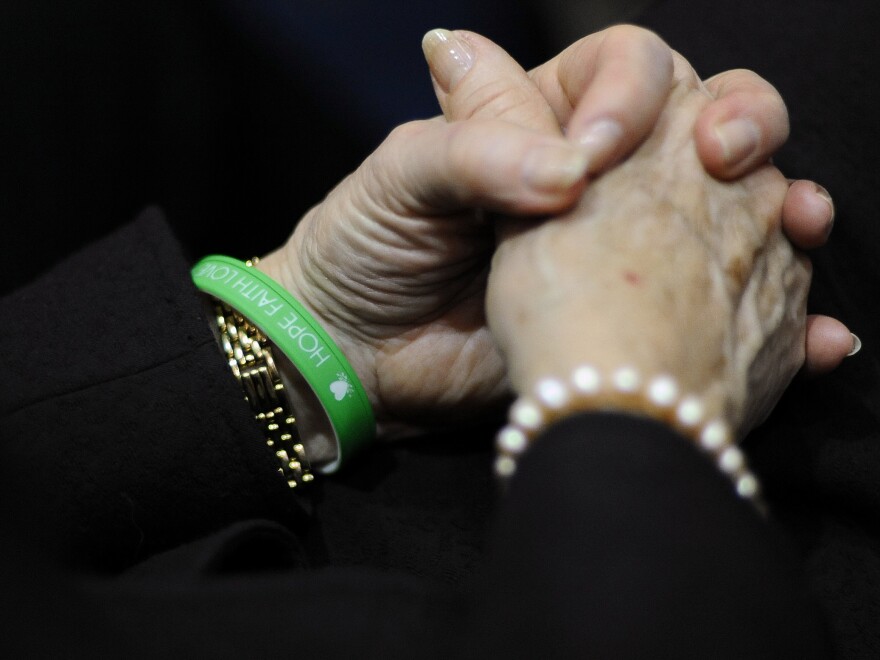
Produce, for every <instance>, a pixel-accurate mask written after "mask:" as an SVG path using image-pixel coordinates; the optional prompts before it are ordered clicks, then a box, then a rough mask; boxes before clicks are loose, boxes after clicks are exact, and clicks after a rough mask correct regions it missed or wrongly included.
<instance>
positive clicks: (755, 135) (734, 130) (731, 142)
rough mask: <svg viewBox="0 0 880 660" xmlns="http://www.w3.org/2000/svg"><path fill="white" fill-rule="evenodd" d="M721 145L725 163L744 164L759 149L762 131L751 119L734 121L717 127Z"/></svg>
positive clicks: (716, 133) (716, 131)
mask: <svg viewBox="0 0 880 660" xmlns="http://www.w3.org/2000/svg"><path fill="white" fill-rule="evenodd" d="M715 135H716V136H717V137H718V142H720V143H721V149H722V155H723V157H724V162H725V163H727V164H728V165H733V164H735V163H739V162H742V161H743V160H745V159H746V158H747V157H748V156H750V155H751V154H752V153H754V151H755V150H756V149H757V148H758V144H759V143H760V141H761V129H759V128H758V125H757V124H756V123H755V122H753V121H752V120H750V119H732V120H730V121H729V122H727V123H725V124H721V125H720V126H716V127H715Z"/></svg>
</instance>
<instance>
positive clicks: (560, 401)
mask: <svg viewBox="0 0 880 660" xmlns="http://www.w3.org/2000/svg"><path fill="white" fill-rule="evenodd" d="M535 395H536V398H537V399H538V401H540V402H541V403H543V404H544V405H545V406H547V407H548V408H553V409H555V410H558V409H560V408H562V407H563V406H564V405H565V404H566V403H568V401H569V399H570V398H571V397H570V396H569V394H568V389H566V387H565V383H563V382H562V381H561V380H559V379H557V378H544V379H543V380H540V381H538V384H537V385H536V386H535Z"/></svg>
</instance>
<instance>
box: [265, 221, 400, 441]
mask: <svg viewBox="0 0 880 660" xmlns="http://www.w3.org/2000/svg"><path fill="white" fill-rule="evenodd" d="M293 241H294V239H293V238H291V239H290V241H288V243H287V244H286V245H284V246H282V247H280V248H278V249H276V250H274V251H273V252H270V253H269V254H267V255H266V256H264V257H262V258H260V260H259V262H258V263H257V264H256V265H255V267H256V268H257V269H258V270H260V271H262V272H263V273H265V274H266V275H268V276H269V277H271V278H272V279H273V280H275V281H276V282H278V283H279V284H280V285H281V286H282V287H284V289H285V290H286V291H287V292H288V293H289V294H290V295H291V296H293V297H294V298H295V299H296V300H297V301H298V302H299V303H300V304H301V305H302V306H303V307H304V308H305V309H306V311H308V312H309V313H310V314H311V315H312V316H313V317H314V318H315V320H316V321H318V323H319V324H320V325H321V327H322V328H323V329H324V330H325V331H326V332H327V334H328V335H330V337H331V338H332V339H333V341H334V342H336V344H337V346H338V347H339V349H340V350H341V351H342V353H343V355H344V356H345V357H346V358H347V359H348V361H349V363H350V364H351V366H352V367H353V368H354V371H355V373H356V374H357V376H358V378H359V379H360V381H361V384H362V385H363V387H364V390H365V391H366V394H367V397H368V399H369V401H370V404H371V405H372V407H373V412H374V414H375V416H376V418H377V420H381V419H383V418H384V416H385V415H384V410H383V408H382V406H381V399H380V397H379V394H378V378H377V375H376V359H375V355H376V348H375V346H373V345H371V344H369V343H368V342H367V341H365V340H364V339H362V338H359V337H357V336H356V335H355V334H354V333H351V332H349V331H348V330H347V328H346V325H345V323H344V321H343V318H342V315H340V314H339V307H340V306H341V304H340V303H339V302H338V301H336V300H334V299H333V298H332V297H331V296H329V295H328V294H327V293H326V292H325V291H322V290H321V288H320V287H319V286H318V285H317V282H319V281H320V280H321V279H322V278H321V277H320V276H318V275H316V274H315V273H314V272H312V271H311V270H309V269H307V267H304V266H303V263H302V260H300V259H299V258H297V256H296V254H294V252H295V250H294V243H293ZM283 369H284V373H285V376H286V377H288V379H289V380H290V381H291V383H292V385H293V387H294V389H295V390H296V391H297V392H298V393H300V398H301V399H302V402H303V405H304V406H306V411H307V414H310V415H311V416H312V417H313V418H314V419H316V420H319V419H322V418H325V417H326V416H325V415H323V409H322V407H321V404H320V402H319V401H318V400H317V398H316V397H315V396H314V394H313V393H312V392H311V388H310V387H309V386H308V384H307V383H305V382H304V381H303V379H302V378H301V377H299V375H298V372H296V368H295V367H294V366H293V365H292V364H291V363H290V361H289V360H284V361H283ZM291 372H296V374H295V375H294V374H292V373H291ZM327 430H329V432H330V433H331V434H332V430H330V429H329V425H326V429H325V430H324V431H322V432H327Z"/></svg>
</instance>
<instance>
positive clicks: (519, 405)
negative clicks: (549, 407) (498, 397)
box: [510, 399, 544, 431]
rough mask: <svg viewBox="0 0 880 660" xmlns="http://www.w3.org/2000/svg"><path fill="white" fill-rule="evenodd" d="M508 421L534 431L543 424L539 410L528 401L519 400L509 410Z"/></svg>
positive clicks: (542, 416) (542, 417)
mask: <svg viewBox="0 0 880 660" xmlns="http://www.w3.org/2000/svg"><path fill="white" fill-rule="evenodd" d="M510 421H511V422H512V423H514V424H516V425H518V426H521V427H523V428H524V429H528V430H530V431H535V430H537V429H539V428H540V427H541V424H542V423H543V422H544V415H543V413H542V412H541V408H540V407H539V406H538V405H537V404H535V403H534V402H532V401H530V400H528V399H519V400H518V401H517V402H516V403H514V404H513V406H512V407H511V408H510Z"/></svg>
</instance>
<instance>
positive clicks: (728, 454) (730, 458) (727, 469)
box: [718, 447, 746, 474]
mask: <svg viewBox="0 0 880 660" xmlns="http://www.w3.org/2000/svg"><path fill="white" fill-rule="evenodd" d="M745 464H746V458H745V456H743V453H742V452H741V451H740V450H739V449H738V448H737V447H728V448H727V449H725V450H724V453H722V454H721V456H719V457H718V467H719V469H720V470H721V471H722V472H724V473H726V474H736V473H737V472H739V471H740V470H742V469H743V467H745Z"/></svg>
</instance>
